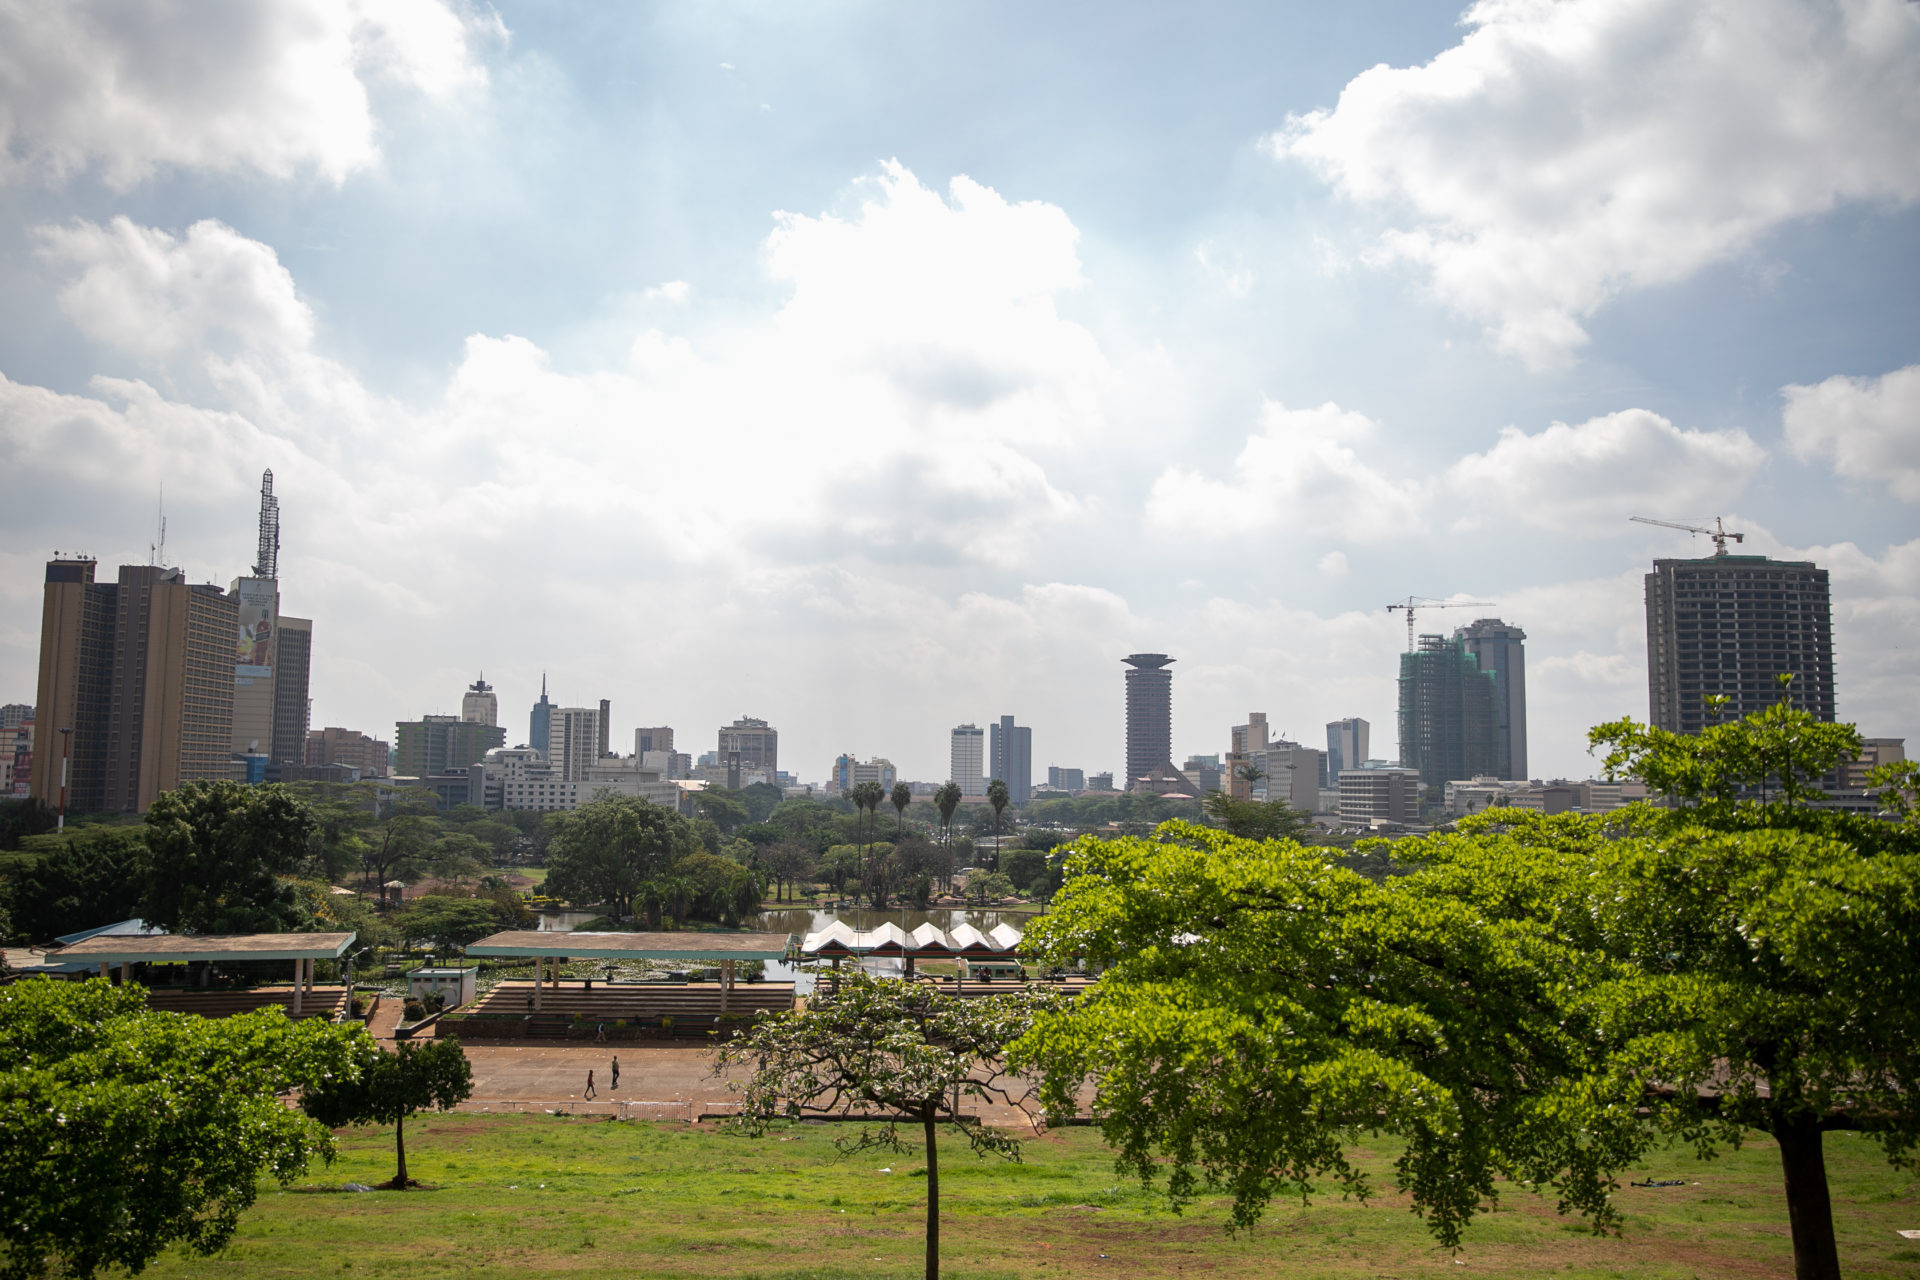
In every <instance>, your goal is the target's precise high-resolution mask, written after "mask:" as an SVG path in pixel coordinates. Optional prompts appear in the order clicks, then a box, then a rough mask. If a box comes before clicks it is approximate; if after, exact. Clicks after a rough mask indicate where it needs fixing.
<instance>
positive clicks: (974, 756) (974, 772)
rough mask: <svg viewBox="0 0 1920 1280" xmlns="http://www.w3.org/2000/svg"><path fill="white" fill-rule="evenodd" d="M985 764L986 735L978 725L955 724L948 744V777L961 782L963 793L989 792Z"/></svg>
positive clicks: (965, 794) (977, 794) (980, 793)
mask: <svg viewBox="0 0 1920 1280" xmlns="http://www.w3.org/2000/svg"><path fill="white" fill-rule="evenodd" d="M985 765H986V735H985V734H984V733H982V732H980V728H979V726H978V725H971V724H961V725H955V726H954V728H953V736H952V739H951V741H950V743H949V745H948V769H947V777H948V778H949V779H950V780H951V781H953V782H957V783H959V784H960V794H961V795H963V796H984V795H985V794H987V780H986V777H985Z"/></svg>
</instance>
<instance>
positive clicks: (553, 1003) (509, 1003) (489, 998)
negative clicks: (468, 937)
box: [461, 982, 793, 1022]
mask: <svg viewBox="0 0 1920 1280" xmlns="http://www.w3.org/2000/svg"><path fill="white" fill-rule="evenodd" d="M532 994H533V984H532V983H531V982H503V983H501V984H500V985H499V986H496V987H495V988H493V990H491V991H489V992H487V993H486V994H485V995H483V996H481V997H480V998H479V999H478V1000H476V1001H474V1002H473V1003H472V1004H471V1005H468V1006H467V1007H466V1008H464V1009H462V1010H461V1012H462V1013H466V1014H470V1015H478V1016H484V1015H486V1014H489V1013H491V1014H498V1015H502V1016H511V1017H516V1018H519V1017H525V1016H526V1015H527V1013H528V1012H529V1010H528V1009H527V997H528V996H530V995H532ZM792 1007H793V984H792V983H791V982H742V983H738V984H736V985H735V986H734V988H733V992H732V994H731V995H729V996H728V998H727V1012H728V1013H730V1014H739V1013H754V1012H757V1011H758V1010H761V1009H768V1010H773V1011H775V1012H781V1011H785V1010H787V1009H791V1008H792ZM719 1013H720V985H719V984H718V983H715V982H700V983H684V982H635V983H618V984H615V985H612V986H609V985H607V984H606V983H601V982H596V983H594V985H593V990H591V991H587V990H585V989H583V988H582V987H581V986H580V985H579V984H578V983H573V982H570V983H568V984H567V985H565V986H563V987H560V988H559V989H558V990H556V989H554V988H553V987H548V988H547V989H546V991H545V992H544V993H543V994H542V995H541V997H540V1014H541V1021H542V1022H545V1021H546V1020H547V1019H548V1018H550V1017H559V1018H564V1019H571V1018H573V1017H574V1015H576V1014H578V1015H579V1016H580V1017H581V1018H584V1019H588V1020H591V1021H596V1022H611V1021H615V1020H617V1019H623V1018H624V1019H626V1020H628V1021H637V1020H639V1019H643V1018H661V1017H669V1018H714V1017H717V1016H719Z"/></svg>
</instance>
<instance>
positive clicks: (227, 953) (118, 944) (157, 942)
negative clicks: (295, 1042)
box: [60, 933, 358, 1017]
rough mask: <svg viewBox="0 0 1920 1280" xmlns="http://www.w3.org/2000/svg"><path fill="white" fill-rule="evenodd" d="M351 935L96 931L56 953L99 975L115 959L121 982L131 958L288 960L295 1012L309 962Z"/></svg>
mask: <svg viewBox="0 0 1920 1280" xmlns="http://www.w3.org/2000/svg"><path fill="white" fill-rule="evenodd" d="M357 936H358V935H357V934H352V933H224V934H220V933H203V934H197V935H196V934H172V933H169V934H156V935H151V936H146V937H141V936H113V935H109V934H98V935H95V936H94V937H91V938H85V939H83V940H81V941H79V942H76V943H74V944H73V945H72V946H70V947H66V948H64V949H63V950H62V951H61V952H60V958H61V960H62V961H65V962H69V963H70V962H74V961H81V962H85V963H89V964H98V965H99V966H100V976H101V977H103V978H104V977H106V976H107V972H108V970H109V969H110V968H111V967H112V966H113V965H116V964H117V965H119V966H120V980H121V981H122V982H125V981H127V980H128V978H130V977H131V976H132V974H131V970H132V967H133V966H134V965H136V964H180V963H182V962H188V961H194V960H205V961H220V960H228V961H235V960H291V961H293V1014H294V1016H296V1017H298V1016H299V1014H300V1011H301V1000H302V997H303V996H304V995H305V994H306V993H308V992H311V991H312V990H313V970H314V962H315V961H316V960H338V959H339V958H340V957H341V956H343V955H345V954H346V952H347V948H348V947H350V946H352V945H353V942H354V939H355V938H356V937H357Z"/></svg>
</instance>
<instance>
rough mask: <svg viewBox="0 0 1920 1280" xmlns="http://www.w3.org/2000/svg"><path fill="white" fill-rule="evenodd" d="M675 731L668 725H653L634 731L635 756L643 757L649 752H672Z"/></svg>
mask: <svg viewBox="0 0 1920 1280" xmlns="http://www.w3.org/2000/svg"><path fill="white" fill-rule="evenodd" d="M672 750H673V730H672V729H670V728H668V727H667V726H666V725H653V726H650V727H647V728H642V729H635V730H634V731H633V754H635V755H637V756H643V755H645V754H647V752H649V751H669V752H670V751H672Z"/></svg>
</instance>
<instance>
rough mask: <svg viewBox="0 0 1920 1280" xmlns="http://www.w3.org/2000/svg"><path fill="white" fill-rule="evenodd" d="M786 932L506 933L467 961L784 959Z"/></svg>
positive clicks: (471, 949) (485, 942)
mask: <svg viewBox="0 0 1920 1280" xmlns="http://www.w3.org/2000/svg"><path fill="white" fill-rule="evenodd" d="M793 944H794V937H793V935H792V934H790V933H695V932H693V931H690V930H689V931H686V932H679V933H587V932H583V931H574V932H548V931H546V930H541V929H509V930H507V931H506V932H504V933H496V934H494V935H492V936H491V937H487V938H482V939H480V941H478V942H474V943H470V944H468V946H467V948H466V952H467V954H468V955H469V956H567V957H570V958H573V959H580V960H784V959H785V958H786V957H787V955H788V953H789V952H791V951H792V949H793Z"/></svg>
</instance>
